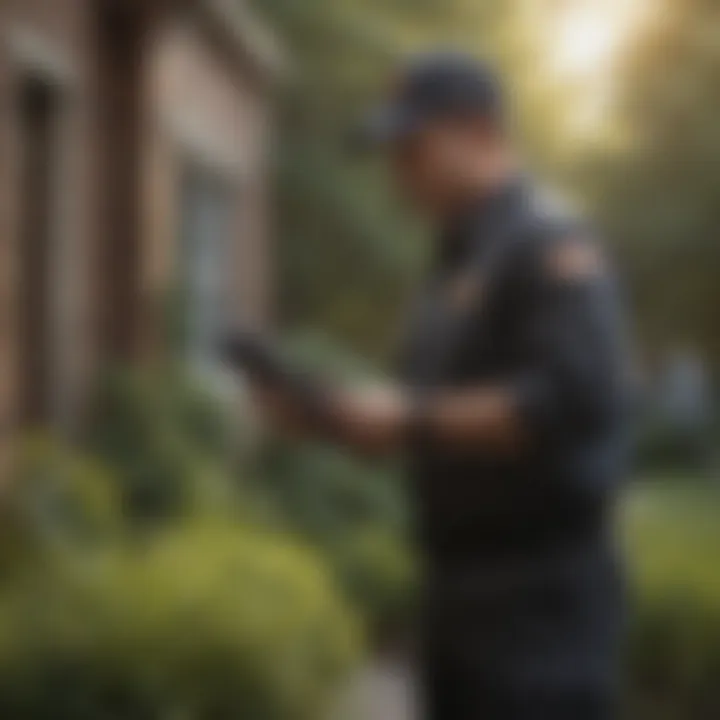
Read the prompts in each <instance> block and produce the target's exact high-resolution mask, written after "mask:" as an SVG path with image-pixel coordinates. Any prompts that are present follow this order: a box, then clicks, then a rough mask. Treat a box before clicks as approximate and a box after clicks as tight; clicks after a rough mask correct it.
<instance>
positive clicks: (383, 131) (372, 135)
mask: <svg viewBox="0 0 720 720" xmlns="http://www.w3.org/2000/svg"><path fill="white" fill-rule="evenodd" d="M421 124H422V122H421V120H420V118H418V117H417V116H416V115H414V114H413V113H411V112H409V111H408V110H407V108H403V107H399V106H397V105H383V106H380V107H377V108H375V109H373V110H371V111H370V112H369V113H368V114H367V115H366V116H365V118H364V119H363V120H362V121H361V123H360V124H359V125H358V127H357V128H355V131H354V133H353V136H352V138H351V145H352V147H353V148H354V149H356V150H361V151H362V150H374V149H377V148H382V147H386V146H388V145H392V144H394V143H397V142H400V141H402V140H404V139H406V138H407V137H409V136H410V135H412V134H413V133H415V132H417V130H418V129H419V127H420V126H421Z"/></svg>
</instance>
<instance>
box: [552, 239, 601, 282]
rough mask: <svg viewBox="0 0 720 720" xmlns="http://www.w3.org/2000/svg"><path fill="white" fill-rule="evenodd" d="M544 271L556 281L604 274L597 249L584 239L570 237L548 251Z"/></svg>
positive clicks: (582, 278) (583, 278)
mask: <svg viewBox="0 0 720 720" xmlns="http://www.w3.org/2000/svg"><path fill="white" fill-rule="evenodd" d="M545 269H546V271H547V273H548V275H549V276H550V277H552V278H555V279H557V280H568V281H575V280H585V279H589V278H593V277H598V276H600V275H602V274H603V273H604V272H605V260H604V258H603V256H602V253H601V252H600V250H599V248H598V247H597V246H596V245H594V244H593V243H591V242H588V241H587V240H586V239H585V238H579V237H570V238H567V239H566V240H563V241H561V242H559V243H557V244H555V245H554V246H553V247H552V248H550V249H549V252H548V254H547V257H546V264H545Z"/></svg>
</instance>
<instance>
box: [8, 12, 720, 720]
mask: <svg viewBox="0 0 720 720" xmlns="http://www.w3.org/2000/svg"><path fill="white" fill-rule="evenodd" d="M256 5H257V9H258V11H260V12H261V13H262V14H263V15H265V17H267V18H268V19H269V20H270V22H271V23H272V24H273V25H274V27H275V28H276V30H277V32H278V34H279V35H280V36H281V37H282V39H283V43H284V45H285V47H286V51H287V54H288V57H289V65H290V68H289V69H290V73H289V74H290V77H289V78H288V79H287V81H286V84H285V86H284V87H283V88H282V89H281V91H280V98H279V100H280V104H281V107H280V118H279V125H280V127H279V131H280V132H279V138H278V144H277V149H276V161H277V179H278V197H277V202H278V211H277V216H278V223H277V225H278V233H279V239H278V242H279V250H278V252H277V254H276V255H277V259H278V262H279V263H280V268H279V272H280V274H281V278H280V280H279V282H278V288H279V290H280V298H279V309H280V318H281V324H282V327H283V329H284V331H285V332H284V334H285V337H286V338H287V339H288V345H289V347H290V348H291V350H292V352H293V353H294V354H296V355H298V356H300V357H303V358H304V359H305V360H306V362H308V363H309V364H311V365H313V366H314V367H318V368H323V369H328V370H330V371H331V372H333V373H335V374H338V375H341V376H345V377H358V376H365V375H373V374H379V373H382V372H385V371H387V370H388V369H389V368H390V366H391V365H390V363H391V354H392V347H393V341H394V337H395V329H396V327H397V323H398V318H400V317H401V315H402V310H403V305H404V302H405V300H406V299H407V297H408V295H409V293H410V292H411V288H412V286H413V283H414V281H415V279H416V278H417V276H418V274H419V273H420V272H421V271H422V267H423V265H424V257H425V252H426V247H427V242H426V238H425V232H424V229H423V228H422V227H419V226H418V225H417V223H415V222H414V221H413V220H412V219H411V218H408V217H406V216H405V215H404V214H403V213H402V212H401V210H399V209H398V205H397V203H396V202H395V199H394V198H393V195H392V190H391V189H390V188H389V185H388V183H387V178H386V177H385V173H384V169H383V167H382V165H381V164H378V163H375V162H365V161H363V162H362V163H360V162H355V161H354V160H353V159H352V158H350V157H349V156H348V152H347V142H346V141H347V131H348V128H349V127H350V126H351V124H352V122H353V120H354V119H355V118H356V117H357V115H358V113H359V111H360V109H361V108H363V107H364V106H365V104H366V103H367V101H368V99H369V98H371V97H373V96H374V95H376V94H377V93H378V92H379V91H382V89H383V87H384V84H385V83H387V82H388V80H387V78H388V77H389V78H391V77H392V74H393V71H394V68H395V66H396V63H397V60H398V58H399V57H401V56H403V55H405V54H406V53H407V52H411V51H413V50H417V49H422V48H426V47H428V46H430V45H432V46H448V45H452V46H454V47H461V48H464V49H466V50H469V51H470V52H477V53H482V54H485V55H489V56H490V57H492V58H493V59H494V60H495V62H496V63H497V64H498V66H499V67H500V68H501V69H502V71H503V72H504V74H505V76H506V77H507V80H508V82H509V83H510V87H511V88H512V89H513V100H514V103H515V107H516V110H517V112H516V115H517V125H518V135H519V137H521V138H522V140H523V142H524V143H525V145H526V148H527V152H528V156H529V158H530V159H531V164H532V167H533V168H534V170H535V171H536V172H537V173H538V174H540V175H542V176H543V177H546V178H548V179H549V180H551V181H552V182H553V183H554V184H555V185H557V186H558V187H559V188H561V189H563V190H565V192H566V193H567V194H569V196H570V198H571V199H572V201H574V202H575V203H577V204H579V205H581V206H582V207H583V208H584V209H585V210H586V211H587V212H588V213H589V214H590V215H591V216H592V217H593V218H594V220H595V222H596V223H597V224H598V226H599V227H600V228H602V229H603V230H604V232H605V235H606V237H607V239H608V242H609V243H610V244H611V246H612V249H613V251H614V253H615V254H616V256H617V259H618V264H619V266H620V268H621V269H622V272H623V274H624V275H625V285H626V287H627V289H628V295H629V300H630V303H631V305H632V307H633V309H634V311H635V316H636V335H637V348H638V363H639V368H640V372H641V374H642V376H643V378H644V379H645V384H646V387H647V388H648V393H647V394H648V397H649V398H650V399H651V401H650V402H648V403H646V410H645V412H644V419H643V423H642V424H643V430H642V434H641V438H640V440H641V443H640V445H641V452H640V458H639V463H638V468H637V470H636V475H637V477H638V482H637V483H636V485H635V486H634V489H633V490H632V491H631V492H630V493H629V498H628V501H627V504H626V512H625V513H624V517H623V522H624V530H625V538H626V543H627V545H628V549H629V555H630V564H631V566H632V568H633V569H634V573H633V577H634V581H633V584H632V588H631V589H632V595H633V597H634V598H635V602H634V604H633V612H632V616H631V634H630V642H629V648H628V672H627V690H626V698H627V703H626V705H627V713H628V717H629V718H632V719H633V720H706V719H707V720H709V719H710V718H716V717H720V690H718V687H719V686H720V572H718V570H717V556H718V551H719V550H720V522H718V520H720V488H719V487H718V485H717V482H716V480H715V475H716V453H715V451H714V448H715V446H716V444H717V437H718V436H717V429H716V422H715V413H714V408H715V393H714V390H713V383H712V379H713V377H714V376H715V374H716V371H717V369H718V364H719V363H720V333H718V332H717V329H718V325H719V321H720V318H719V317H718V314H719V313H720V290H719V289H718V287H720V283H719V282H718V280H720V243H718V235H719V234H720V211H719V210H718V208H720V204H719V203H718V202H717V197H716V195H717V193H718V192H720V122H718V114H720V85H718V82H717V81H718V78H719V77H720V12H719V11H718V7H717V3H716V2H714V1H713V0H537V2H524V1H523V0H257V2H256ZM96 405H97V410H96V418H97V420H96V422H95V423H94V424H93V427H92V428H91V432H90V433H89V435H88V437H86V438H84V439H83V441H82V442H81V443H80V444H79V445H80V446H79V447H77V446H73V447H69V446H67V445H66V444H63V443H61V442H60V441H58V440H57V439H54V438H47V437H33V438H28V441H27V444H26V447H25V448H24V450H23V452H22V458H21V463H20V469H19V472H18V475H19V477H18V479H17V482H16V483H15V484H14V486H13V487H14V492H12V493H11V496H10V497H9V499H8V501H7V502H6V503H5V506H4V510H3V512H4V513H5V519H4V522H3V523H2V524H1V525H0V527H1V528H2V530H1V532H2V533H3V534H4V535H6V538H5V540H6V541H5V542H3V543H0V553H2V555H1V556H0V563H2V570H3V576H2V579H1V580H0V686H1V688H2V690H1V691H0V715H2V716H3V717H8V718H53V719H55V720H58V719H62V718H73V719H77V720H84V719H85V718H87V719H88V720H91V719H92V720H94V719H96V718H108V719H110V718H118V719H120V718H130V717H132V718H149V719H156V718H168V719H169V718H172V719H178V720H184V719H187V720H196V719H197V720H204V719H205V718H229V717H237V718H244V719H247V720H303V719H304V718H307V719H308V720H315V719H316V718H320V717H323V716H324V713H325V712H326V710H327V708H328V707H329V706H330V705H331V703H332V700H333V698H334V696H335V694H336V692H337V691H338V689H339V688H340V687H341V686H342V683H343V681H344V679H345V678H347V677H348V675H349V674H350V673H352V672H353V669H354V668H356V667H357V666H358V664H359V663H361V662H363V658H364V657H366V656H367V655H368V654H369V653H370V652H372V649H373V648H375V647H377V646H378V645H383V646H384V645H385V644H387V642H388V641H389V640H391V639H394V638H396V637H397V636H398V634H401V633H402V630H404V628H405V627H406V625H407V622H408V618H410V617H411V614H412V600H413V585H414V582H415V577H416V567H415V565H416V561H415V558H414V557H413V553H412V550H411V548H410V546H409V544H408V542H407V515H408V509H407V505H408V503H407V498H406V495H405V489H404V488H403V483H402V478H401V477H400V475H399V474H398V472H397V470H396V468H394V467H393V466H392V464H389V465H387V466H382V467H378V466H377V465H372V466H368V465H366V464H363V463H359V462H356V461H354V460H352V459H350V458H348V457H346V456H345V455H343V454H339V453H337V452H335V451H333V450H331V449H328V448H323V447H295V446H289V445H282V446H281V445H278V444H274V443H273V444H271V445H269V446H268V444H267V443H261V444H260V445H258V443H256V442H254V441H253V440H252V437H253V429H252V422H251V419H249V418H245V417H239V416H238V414H237V412H236V411H235V410H234V409H233V408H232V407H231V406H230V405H229V404H228V403H227V402H222V401H220V400H218V398H217V396H216V395H214V394H213V393H211V392H209V391H207V390H205V389H202V388H199V387H197V386H196V384H195V382H194V381H193V379H192V378H189V377H188V376H187V375H186V373H185V372H184V370H182V369H180V368H176V367H162V368H157V369H155V370H143V371H138V370H127V369H126V370H119V371H115V372H112V373H108V374H107V377H106V379H105V382H104V383H103V384H102V386H101V387H100V388H98V392H97V399H96Z"/></svg>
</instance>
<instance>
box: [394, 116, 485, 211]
mask: <svg viewBox="0 0 720 720" xmlns="http://www.w3.org/2000/svg"><path fill="white" fill-rule="evenodd" d="M491 142H492V138H491V134H490V133H488V132H487V130H486V128H484V127H483V125H482V124H481V123H479V122H476V121H473V120H442V121H437V122H434V123H432V124H429V125H428V126H426V127H425V128H423V129H422V130H419V131H417V132H415V133H413V134H412V135H410V136H408V137H406V138H404V139H402V140H400V141H398V142H397V144H396V145H395V146H394V147H393V151H392V167H393V171H394V174H395V176H396V179H397V182H398V185H399V187H400V190H401V191H402V192H403V193H404V194H405V196H406V197H407V198H408V200H409V201H410V202H411V203H412V204H413V205H415V206H416V207H418V208H419V209H420V210H422V211H423V212H426V213H430V214H432V215H435V214H442V213H444V212H446V211H447V210H448V209H449V208H450V207H452V205H453V204H454V203H455V202H457V200H458V198H461V197H462V196H463V195H464V194H466V193H467V191H468V189H469V188H470V186H471V184H472V185H476V184H477V181H478V179H480V178H481V176H482V165H483V162H484V159H485V157H486V155H487V151H488V149H489V147H490V143H491Z"/></svg>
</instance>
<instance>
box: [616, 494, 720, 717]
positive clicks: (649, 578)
mask: <svg viewBox="0 0 720 720" xmlns="http://www.w3.org/2000/svg"><path fill="white" fill-rule="evenodd" d="M719 515H720V492H718V491H717V490H715V489H712V488H704V489H703V488H693V487H689V488H685V489H682V488H680V487H677V486H675V487H673V486H670V487H666V486H663V485H660V486H658V487H655V488H652V489H645V490H643V491H642V492H641V493H640V494H639V496H638V497H637V498H636V499H635V500H634V502H633V503H632V506H631V510H630V518H629V519H630V522H629V528H630V547H631V557H632V569H633V573H632V577H633V585H634V589H635V598H636V604H635V608H634V612H633V615H632V622H631V641H630V648H629V662H628V669H629V695H630V696H629V711H628V717H629V718H630V719H631V720H705V719H706V718H707V719H708V720H709V719H710V718H716V717H720V572H718V553H719V552H720V523H719V522H718V516H719Z"/></svg>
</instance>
